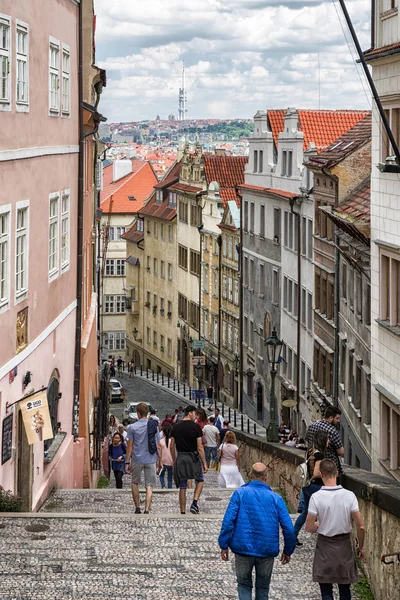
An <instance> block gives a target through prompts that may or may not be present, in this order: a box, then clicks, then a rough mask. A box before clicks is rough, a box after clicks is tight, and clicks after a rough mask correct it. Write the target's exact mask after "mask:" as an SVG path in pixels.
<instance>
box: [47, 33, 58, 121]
mask: <svg viewBox="0 0 400 600" xmlns="http://www.w3.org/2000/svg"><path fill="white" fill-rule="evenodd" d="M49 76H50V79H49V88H50V90H49V91H50V112H53V113H54V112H56V113H58V112H59V111H60V43H59V42H57V41H56V40H51V41H50V73H49Z"/></svg>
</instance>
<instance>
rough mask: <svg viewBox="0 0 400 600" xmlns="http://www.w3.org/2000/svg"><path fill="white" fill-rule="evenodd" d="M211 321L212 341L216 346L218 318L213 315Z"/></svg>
mask: <svg viewBox="0 0 400 600" xmlns="http://www.w3.org/2000/svg"><path fill="white" fill-rule="evenodd" d="M213 321H214V323H213V343H214V345H215V346H216V345H217V344H218V320H217V319H216V317H214V319H213Z"/></svg>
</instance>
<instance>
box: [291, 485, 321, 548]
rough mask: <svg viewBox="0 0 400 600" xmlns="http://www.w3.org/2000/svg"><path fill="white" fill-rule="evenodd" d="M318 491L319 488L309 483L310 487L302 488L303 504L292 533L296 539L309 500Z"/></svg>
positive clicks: (303, 520)
mask: <svg viewBox="0 0 400 600" xmlns="http://www.w3.org/2000/svg"><path fill="white" fill-rule="evenodd" d="M320 489H321V486H320V485H316V484H315V483H310V485H307V487H304V488H303V489H302V492H303V499H304V503H303V510H302V512H301V513H300V514H299V516H298V517H297V519H296V523H295V524H294V532H295V534H296V538H297V536H298V535H299V533H300V529H301V528H302V527H303V525H304V523H305V522H306V519H307V514H308V505H309V504H310V498H311V496H312V495H313V494H315V492H318V491H319V490H320Z"/></svg>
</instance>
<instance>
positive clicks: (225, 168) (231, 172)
mask: <svg viewBox="0 0 400 600" xmlns="http://www.w3.org/2000/svg"><path fill="white" fill-rule="evenodd" d="M203 160H204V174H205V177H206V181H207V185H208V186H209V185H210V183H211V182H212V181H216V182H217V183H218V185H219V194H220V197H221V200H222V206H223V208H225V206H226V203H227V202H228V201H229V200H235V201H236V203H237V205H238V206H239V199H238V198H237V194H236V191H235V186H236V185H240V184H242V183H244V170H245V167H246V164H247V162H248V160H249V158H248V156H216V155H206V156H204V155H203Z"/></svg>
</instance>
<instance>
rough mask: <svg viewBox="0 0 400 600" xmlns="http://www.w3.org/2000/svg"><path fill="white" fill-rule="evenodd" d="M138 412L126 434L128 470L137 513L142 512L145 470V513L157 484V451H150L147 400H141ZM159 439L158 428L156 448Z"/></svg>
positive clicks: (148, 508) (147, 511) (148, 509)
mask: <svg viewBox="0 0 400 600" xmlns="http://www.w3.org/2000/svg"><path fill="white" fill-rule="evenodd" d="M136 412H137V414H138V417H139V420H138V421H136V423H132V425H129V427H128V433H127V436H126V439H127V448H126V472H127V473H131V475H132V498H133V502H134V504H135V514H140V512H141V510H140V497H139V484H140V482H141V474H142V471H143V474H144V485H145V487H146V501H145V507H144V514H148V513H149V512H150V507H151V500H152V497H153V486H155V485H156V462H157V452H155V453H154V454H152V453H151V452H150V451H149V427H148V424H149V421H148V419H147V415H148V412H149V407H148V405H147V404H146V403H145V402H140V404H138V405H137V407H136ZM159 441H160V433H159V432H158V428H157V431H156V433H155V447H156V448H157V444H158V442H159ZM131 457H132V460H131Z"/></svg>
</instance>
